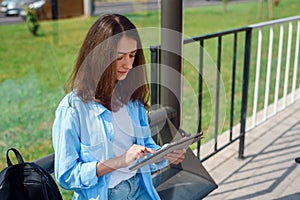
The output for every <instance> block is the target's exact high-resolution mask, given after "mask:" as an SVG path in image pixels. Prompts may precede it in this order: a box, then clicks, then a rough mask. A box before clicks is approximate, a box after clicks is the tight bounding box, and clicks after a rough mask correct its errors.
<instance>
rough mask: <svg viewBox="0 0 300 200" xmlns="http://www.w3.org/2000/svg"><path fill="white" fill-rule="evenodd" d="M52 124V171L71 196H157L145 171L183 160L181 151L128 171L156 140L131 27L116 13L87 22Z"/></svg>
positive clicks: (142, 67) (139, 47) (139, 52)
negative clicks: (92, 22)
mask: <svg viewBox="0 0 300 200" xmlns="http://www.w3.org/2000/svg"><path fill="white" fill-rule="evenodd" d="M67 89H68V90H67V91H68V92H69V93H68V94H67V95H66V96H65V97H64V98H63V100H62V101H61V102H60V104H59V106H58V108H57V110H56V116H55V121H54V124H53V147H54V150H55V176H56V179H57V181H58V182H59V184H60V185H61V186H62V187H63V188H65V189H68V190H74V196H73V199H84V200H86V199H105V200H106V199H114V200H119V199H140V200H144V199H151V200H152V199H159V196H158V194H157V192H156V191H155V188H154V187H153V185H152V179H151V172H152V171H154V170H157V169H159V168H161V167H164V166H166V165H167V163H168V161H169V162H170V163H174V164H178V163H180V162H182V161H183V159H184V154H185V150H178V151H176V152H172V153H169V154H168V155H167V156H166V157H165V160H162V161H160V162H158V163H155V164H151V165H147V166H144V167H142V168H140V169H139V170H134V171H130V170H129V167H130V166H131V165H133V164H134V163H135V162H136V161H137V160H138V159H140V158H142V157H144V156H146V155H148V154H149V153H150V154H154V153H155V151H156V150H158V149H159V148H160V146H158V145H156V144H155V143H154V141H153V140H152V137H151V133H150V129H149V124H148V119H147V113H146V108H147V102H148V99H149V87H148V84H147V78H146V70H145V58H144V54H143V49H142V45H141V41H140V37H139V35H138V32H137V30H136V27H135V26H134V25H133V24H132V23H131V22H130V21H129V20H128V19H127V18H126V17H124V16H122V15H117V14H109V15H104V16H102V17H100V18H99V19H98V20H97V21H96V22H95V23H94V24H93V26H92V27H91V28H90V30H89V31H88V33H87V36H86V38H85V40H84V42H83V44H82V47H81V49H80V52H79V55H78V58H77V62H76V65H75V67H74V70H73V73H72V74H71V77H70V80H69V82H68V84H67Z"/></svg>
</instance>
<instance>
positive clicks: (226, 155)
mask: <svg viewBox="0 0 300 200" xmlns="http://www.w3.org/2000/svg"><path fill="white" fill-rule="evenodd" d="M238 145H239V143H238V142H235V143H234V144H232V145H231V146H229V147H227V148H225V149H224V150H223V151H221V152H219V153H218V154H217V155H215V156H213V157H212V158H210V159H208V160H207V161H205V162H204V163H203V165H204V167H205V168H206V170H207V171H208V172H209V173H210V175H211V176H212V177H213V179H214V180H215V181H216V183H217V184H218V186H219V187H218V189H216V190H214V191H213V192H212V193H211V194H210V195H209V196H207V197H206V198H205V199H206V200H210V199H212V200H218V199H222V200H223V199H226V200H227V199H255V200H256V199H281V200H293V199H295V200H296V199H297V200H298V199H300V187H299V183H300V165H299V164H296V163H295V161H294V160H295V158H296V157H300V102H299V101H298V102H296V103H294V104H293V105H291V106H289V107H288V108H287V109H286V110H284V111H282V112H281V113H279V114H277V115H276V116H274V117H272V118H271V119H269V120H268V121H267V122H265V123H263V124H261V125H260V126H258V127H256V128H254V129H252V130H251V131H249V132H248V133H247V135H246V145H245V158H244V159H243V160H240V159H238V158H237V157H238Z"/></svg>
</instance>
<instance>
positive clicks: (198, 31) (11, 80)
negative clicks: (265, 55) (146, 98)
mask: <svg viewBox="0 0 300 200" xmlns="http://www.w3.org/2000/svg"><path fill="white" fill-rule="evenodd" d="M227 9H228V10H227V12H224V7H223V6H222V5H219V6H206V7H193V8H186V9H185V11H184V34H185V36H186V37H190V36H196V35H202V34H206V33H213V32H217V31H222V30H227V29H232V28H238V27H242V26H246V25H249V24H254V23H257V22H261V21H264V20H267V19H266V18H264V19H257V3H256V2H245V3H234V4H233V3H232V4H229V5H228V7H227ZM299 10H300V3H299V0H284V1H283V0H282V1H281V3H280V4H279V6H277V7H274V8H273V18H274V19H279V18H285V17H289V16H295V15H299ZM127 16H128V17H129V18H130V19H131V20H132V21H133V22H134V23H135V24H136V25H137V26H138V27H139V28H145V30H148V28H147V27H156V28H157V27H160V23H159V21H160V13H159V12H156V11H151V12H147V13H145V12H143V13H133V14H128V15H127ZM95 20H96V17H92V18H86V17H79V18H73V19H65V20H59V21H44V22H41V29H40V30H39V36H38V37H34V36H32V35H31V34H30V33H29V31H28V30H27V28H26V25H25V23H21V24H15V25H1V31H0V41H1V45H0V66H1V67H0V93H1V99H0V107H1V115H0V136H1V137H0V160H1V162H0V169H2V168H4V167H5V166H6V164H5V151H6V149H8V148H9V147H11V146H14V147H16V148H18V149H19V150H20V151H21V153H22V154H23V156H24V158H25V160H27V161H32V160H35V159H37V158H39V157H42V156H44V155H47V154H49V153H51V152H53V149H52V144H51V127H52V123H53V119H54V112H55V109H56V107H57V105H58V103H59V101H60V100H61V98H62V97H63V96H64V83H65V81H66V79H67V77H68V75H69V73H70V71H71V69H72V68H73V66H74V63H75V60H76V56H77V53H78V51H79V48H80V45H81V43H82V41H83V39H84V36H85V34H86V32H87V30H88V29H89V27H90V26H91V25H92V23H93V22H94V21H95ZM153 30H156V31H157V29H155V28H154V29H153ZM155 34H156V37H158V36H159V32H155ZM148 37H150V36H149V35H147V34H145V35H143V41H145V42H144V47H149V46H150V45H156V44H157V43H156V39H155V38H154V39H149V38H148ZM151 42H153V43H151ZM157 42H158V41H157ZM146 55H147V60H149V52H148V53H146ZM185 73H186V75H185V76H187V79H188V80H192V79H193V78H191V77H192V76H193V74H192V73H188V72H185ZM189 76H191V77H189ZM189 82H190V83H191V84H192V87H194V86H193V84H195V83H194V82H193V81H189ZM184 95H185V96H184V97H183V98H184V99H189V96H188V95H190V94H189V93H188V92H185V93H184ZM183 117H184V120H186V121H189V120H190V118H191V117H190V116H189V114H186V115H185V116H183ZM193 127H194V125H193ZM191 130H194V129H191ZM64 195H65V199H69V198H70V197H69V196H70V194H69V193H65V192H64Z"/></svg>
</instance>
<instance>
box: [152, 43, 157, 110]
mask: <svg viewBox="0 0 300 200" xmlns="http://www.w3.org/2000/svg"><path fill="white" fill-rule="evenodd" d="M150 51H151V86H150V87H151V106H153V105H156V104H159V91H158V88H159V87H158V85H159V82H158V80H159V77H158V66H159V63H158V62H159V60H158V57H159V55H158V54H159V50H158V46H151V47H150Z"/></svg>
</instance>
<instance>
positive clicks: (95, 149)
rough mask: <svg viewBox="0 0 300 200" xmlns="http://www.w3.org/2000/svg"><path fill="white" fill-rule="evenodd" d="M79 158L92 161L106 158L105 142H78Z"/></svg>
mask: <svg viewBox="0 0 300 200" xmlns="http://www.w3.org/2000/svg"><path fill="white" fill-rule="evenodd" d="M80 147H81V149H80V159H81V160H82V161H83V162H93V161H101V160H106V156H105V155H106V152H105V143H104V142H100V143H99V144H97V145H84V144H80Z"/></svg>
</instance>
